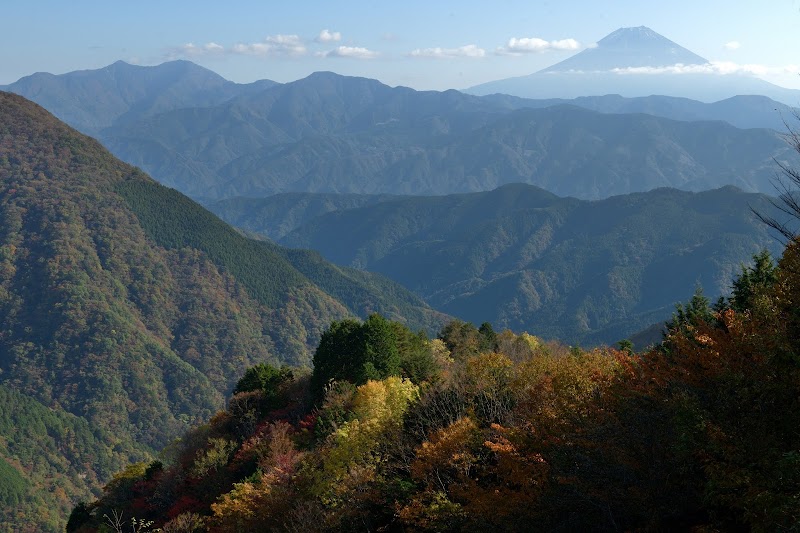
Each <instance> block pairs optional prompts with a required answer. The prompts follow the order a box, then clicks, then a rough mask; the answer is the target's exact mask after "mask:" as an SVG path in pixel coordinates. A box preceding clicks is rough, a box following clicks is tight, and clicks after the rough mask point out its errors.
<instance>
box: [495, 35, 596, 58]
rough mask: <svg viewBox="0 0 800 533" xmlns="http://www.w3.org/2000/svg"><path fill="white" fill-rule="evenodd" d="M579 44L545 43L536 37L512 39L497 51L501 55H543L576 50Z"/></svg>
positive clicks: (559, 40)
mask: <svg viewBox="0 0 800 533" xmlns="http://www.w3.org/2000/svg"><path fill="white" fill-rule="evenodd" d="M580 47H581V44H580V43H579V42H578V41H576V40H575V39H558V40H555V41H546V40H544V39H540V38H538V37H521V38H519V39H518V38H516V37H512V38H511V39H509V40H508V43H507V44H506V46H505V47H501V48H498V49H497V53H498V54H501V55H522V54H531V53H540V54H541V53H543V52H548V51H551V50H558V51H562V50H578V49H579V48H580Z"/></svg>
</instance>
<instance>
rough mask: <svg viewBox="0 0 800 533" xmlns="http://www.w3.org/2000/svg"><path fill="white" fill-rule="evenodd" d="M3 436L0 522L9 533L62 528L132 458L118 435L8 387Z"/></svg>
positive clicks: (1, 408)
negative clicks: (79, 505)
mask: <svg viewBox="0 0 800 533" xmlns="http://www.w3.org/2000/svg"><path fill="white" fill-rule="evenodd" d="M0 435H2V437H3V438H2V439H0V524H3V525H4V526H7V527H9V528H10V530H21V531H26V530H28V531H35V530H44V529H46V530H57V529H59V527H61V526H63V523H64V517H65V516H66V515H67V513H69V511H70V510H71V508H72V507H74V505H75V502H76V501H78V500H87V499H90V498H92V497H93V496H97V495H98V494H99V491H98V490H97V487H98V485H99V484H100V483H102V482H103V481H104V480H107V479H109V478H110V477H111V475H112V474H114V473H115V472H116V471H118V470H120V469H121V468H123V467H124V466H125V465H126V463H127V462H128V461H129V460H130V459H131V456H130V455H129V454H130V450H127V453H126V450H125V448H124V446H125V444H124V443H122V442H121V441H120V439H119V438H118V437H114V436H112V435H111V434H110V433H109V432H108V431H105V430H102V429H99V428H93V427H91V426H90V425H89V423H88V422H87V421H86V420H85V419H83V418H81V417H77V416H75V415H72V414H69V413H66V412H64V411H63V410H61V409H58V408H55V409H53V408H48V407H45V406H44V405H42V404H41V403H39V402H37V401H36V400H34V399H33V398H31V397H29V396H26V395H25V394H23V393H21V392H18V391H15V390H13V389H12V388H11V387H10V386H9V385H8V384H6V383H3V384H0ZM133 457H142V458H143V457H145V455H144V454H142V453H139V454H137V455H134V456H133ZM90 489H92V490H90Z"/></svg>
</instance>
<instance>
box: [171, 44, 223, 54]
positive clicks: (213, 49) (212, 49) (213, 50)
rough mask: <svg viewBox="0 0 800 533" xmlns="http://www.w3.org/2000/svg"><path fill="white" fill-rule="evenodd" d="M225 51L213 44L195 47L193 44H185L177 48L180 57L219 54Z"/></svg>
mask: <svg viewBox="0 0 800 533" xmlns="http://www.w3.org/2000/svg"><path fill="white" fill-rule="evenodd" d="M224 51H225V48H223V47H222V46H220V45H218V44H217V43H215V42H210V43H206V44H204V45H200V46H196V45H195V44H194V43H186V44H184V45H182V46H179V47H178V50H177V52H178V53H179V54H180V55H187V56H192V57H193V56H201V55H211V54H221V53H223V52H224Z"/></svg>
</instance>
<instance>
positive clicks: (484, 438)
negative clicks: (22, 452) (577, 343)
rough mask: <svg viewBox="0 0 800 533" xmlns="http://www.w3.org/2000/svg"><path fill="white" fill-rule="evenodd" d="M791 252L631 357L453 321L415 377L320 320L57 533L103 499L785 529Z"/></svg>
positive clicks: (233, 513)
mask: <svg viewBox="0 0 800 533" xmlns="http://www.w3.org/2000/svg"><path fill="white" fill-rule="evenodd" d="M799 267H800V243H798V242H797V241H795V242H793V243H791V244H790V245H789V246H788V247H787V248H786V250H785V252H784V254H783V256H782V258H781V259H780V261H779V262H778V264H777V266H775V265H773V264H772V263H771V261H770V260H769V258H768V257H767V256H766V255H763V254H762V255H759V256H757V257H756V258H755V263H754V264H753V265H752V266H748V267H746V268H745V269H744V270H743V271H742V272H741V273H740V275H739V276H737V277H736V278H735V285H736V287H738V290H737V292H736V294H735V295H734V296H733V297H732V298H731V299H721V300H720V301H718V302H717V303H716V304H715V305H714V306H711V305H710V304H709V301H708V299H706V298H704V297H703V296H702V294H701V293H699V292H698V294H696V295H695V297H694V298H693V299H692V300H691V301H690V302H688V303H687V304H686V305H684V306H680V308H679V309H678V311H677V312H676V314H675V316H674V317H673V320H672V321H671V323H670V327H669V331H668V332H667V334H666V335H665V337H664V341H663V343H661V344H660V345H659V346H656V347H654V348H652V349H650V350H649V351H646V352H641V353H638V354H634V353H632V352H630V351H628V350H620V351H618V350H613V349H604V350H593V351H590V352H586V351H582V350H579V349H574V348H573V349H568V348H566V347H563V346H560V345H558V344H555V343H544V342H542V341H541V340H540V339H538V338H536V337H533V336H530V335H527V334H522V335H516V334H513V333H511V332H510V331H504V332H501V333H495V332H494V331H493V328H492V327H491V326H490V325H488V324H484V325H482V326H481V328H479V329H478V328H475V326H473V325H470V324H466V323H460V322H453V323H451V324H449V325H448V326H447V327H445V328H444V329H443V330H442V331H441V332H440V335H439V338H438V339H434V340H432V341H429V340H426V339H424V338H422V339H421V341H422V342H421V344H419V345H418V346H419V347H420V348H422V349H423V351H424V352H425V353H426V357H427V358H428V360H429V361H431V362H433V365H432V366H431V368H432V371H431V372H429V373H427V374H426V375H425V376H419V377H418V378H417V379H416V381H415V380H414V379H413V378H410V376H409V375H408V373H407V372H405V371H404V370H403V369H402V365H398V364H397V363H398V361H399V360H401V359H402V357H399V356H401V354H403V353H409V351H408V350H407V349H405V348H401V346H402V343H398V339H399V338H401V337H402V336H403V334H402V333H403V332H404V330H403V326H401V325H399V324H394V325H393V324H392V323H390V322H388V321H386V320H385V319H382V318H380V317H377V316H376V317H370V319H369V320H368V321H366V322H363V323H362V322H355V321H339V322H335V323H333V324H332V325H331V328H330V329H329V330H328V331H327V332H326V333H325V335H323V338H322V341H321V343H320V345H319V347H318V349H317V352H316V354H315V362H316V363H317V366H316V368H315V370H314V373H313V374H312V376H311V378H310V379H309V378H308V376H303V375H289V374H288V373H287V372H286V371H278V370H277V369H256V370H254V371H253V372H248V374H247V375H246V376H245V378H243V380H242V381H241V382H240V384H242V387H239V388H238V389H239V390H240V391H241V392H239V393H238V394H236V395H235V396H233V397H232V398H231V400H230V402H229V406H228V409H227V410H226V411H224V412H221V413H219V414H218V415H217V416H215V417H214V419H212V421H211V423H210V424H208V425H206V426H203V427H201V428H198V429H195V430H193V431H191V432H189V433H187V435H186V437H185V438H184V440H183V441H182V442H181V443H180V444H179V445H178V447H177V448H171V449H170V450H168V451H165V453H163V454H162V457H161V462H157V463H151V464H150V465H147V464H139V465H135V466H133V467H130V468H129V469H128V470H126V471H125V472H124V473H122V474H119V475H118V476H117V478H116V479H115V481H114V483H112V484H111V485H109V486H108V487H107V489H106V493H105V494H104V496H103V497H102V498H100V499H99V500H98V501H96V502H94V503H91V504H88V505H82V506H80V507H79V508H77V509H76V510H75V511H74V512H73V515H72V519H71V527H70V528H69V529H68V530H69V531H95V530H97V529H98V528H99V527H100V526H101V524H102V523H103V522H104V520H103V516H104V515H108V516H111V514H113V512H115V511H116V512H117V513H120V512H122V513H123V516H127V517H128V520H131V519H132V518H134V517H135V518H136V519H137V520H153V521H154V524H153V525H154V526H163V529H164V531H215V532H225V531H232V532H240V531H241V532H244V531H263V530H276V531H299V530H302V531H353V530H363V531H373V530H392V531H395V530H397V531H406V530H413V531H486V530H491V529H495V530H500V531H530V530H531V528H534V529H543V530H571V531H587V530H592V531H606V530H608V531H612V530H613V531H617V530H626V531H630V530H708V531H743V530H755V531H781V530H792V528H794V527H795V526H796V523H797V516H798V513H800V506H798V501H797V494H798V491H800V475H799V474H798V473H800V464H798V459H797V449H798V446H799V445H800V439H799V438H798V435H797V431H796V428H797V424H798V423H800V419H798V416H800V415H798V413H800V411H798V407H800V406H798V398H799V397H800V395H799V394H798V392H800V363H799V362H798V353H800V344H798V339H800V335H798V332H800V315H798V312H797V310H798V309H800V274H799V273H800V268H799ZM397 328H399V329H397ZM370 347H380V349H379V350H372V349H371V348H370ZM349 353H360V354H361V355H360V356H359V357H357V358H356V359H355V360H352V359H350V358H347V357H343V356H344V355H345V354H349ZM379 369H382V370H379ZM259 375H263V376H264V379H254V376H259ZM329 378H332V381H331V380H330V379H329ZM245 384H246V385H245ZM323 384H324V385H323ZM320 386H322V388H321V389H320ZM320 390H321V391H322V393H323V394H322V396H321V399H320V400H318V401H316V402H315V401H314V398H320V395H319V394H318V392H317V391H320ZM170 491H171V492H170ZM167 494H168V496H165V495H167ZM155 495H158V497H155ZM126 527H127V526H126Z"/></svg>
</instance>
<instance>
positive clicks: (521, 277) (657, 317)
mask: <svg viewBox="0 0 800 533" xmlns="http://www.w3.org/2000/svg"><path fill="white" fill-rule="evenodd" d="M750 206H753V207H755V208H757V209H767V207H768V206H769V203H768V199H767V198H766V197H765V196H762V195H755V194H748V193H743V192H742V191H741V190H738V189H736V188H734V187H726V188H722V189H718V190H714V191H708V192H704V193H689V192H682V191H678V190H674V189H658V190H655V191H651V192H648V193H637V194H631V195H624V196H617V197H612V198H609V199H606V200H601V201H594V202H587V201H581V200H576V199H574V198H558V197H556V196H554V195H552V194H550V193H547V192H545V191H543V190H541V189H537V188H535V187H531V186H527V185H509V186H504V187H501V188H499V189H497V190H495V191H491V192H488V193H473V194H465V195H451V196H444V197H409V198H400V199H396V200H392V201H387V202H382V203H379V204H376V205H372V206H367V207H362V208H358V209H350V210H343V211H339V212H332V213H329V214H327V215H322V216H320V217H318V218H316V219H314V220H312V221H311V222H309V223H308V224H306V225H305V226H302V227H300V228H298V229H297V230H295V231H294V232H292V233H290V234H289V235H287V236H286V237H285V238H284V239H283V240H282V241H281V242H282V243H283V244H287V245H290V246H300V247H306V248H312V249H316V250H319V251H320V252H321V253H322V255H323V256H324V257H326V258H327V259H330V260H332V261H334V262H336V263H339V264H343V265H351V266H356V267H358V268H364V269H366V270H371V271H377V272H381V273H383V274H385V275H387V276H389V277H390V278H392V279H394V280H396V281H398V282H399V283H401V284H403V285H404V286H406V287H409V288H411V289H412V290H413V291H414V292H416V293H417V294H419V295H420V296H422V297H423V298H424V299H425V300H426V301H427V302H429V303H430V304H431V305H433V306H434V307H437V308H439V309H442V310H444V311H446V312H448V313H451V314H453V315H455V316H458V317H461V318H464V319H467V320H470V321H473V322H474V323H476V324H480V323H482V322H484V321H489V322H491V323H492V324H495V325H496V326H498V327H510V328H512V329H514V330H527V331H530V332H531V333H534V334H537V335H542V336H544V337H547V338H558V339H562V340H564V341H567V342H571V343H596V342H607V343H612V342H615V341H617V340H619V339H621V338H624V337H626V336H628V335H630V334H632V333H635V332H637V331H639V330H641V329H643V328H645V327H646V326H648V325H650V324H653V323H655V322H658V321H661V320H665V319H666V318H668V317H669V316H670V315H671V313H672V311H673V307H674V304H675V303H676V302H678V301H681V300H683V299H688V298H689V297H690V296H691V295H692V293H693V291H694V289H695V287H696V286H697V285H698V284H699V285H701V286H703V287H704V289H705V291H706V294H708V295H711V296H715V295H719V294H723V293H728V291H729V289H730V287H729V284H730V280H731V279H732V277H733V276H734V275H735V274H736V273H737V271H738V268H739V264H740V262H742V261H747V260H748V259H749V258H750V257H751V255H752V254H754V253H756V252H758V251H759V250H760V249H762V248H764V247H767V248H770V249H772V250H773V251H774V249H775V247H776V246H777V242H776V241H774V239H772V238H771V237H770V236H769V234H768V232H767V228H766V227H765V226H764V225H763V224H761V223H760V222H759V221H758V220H757V219H756V218H755V217H754V216H753V215H752V213H751V212H750Z"/></svg>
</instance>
